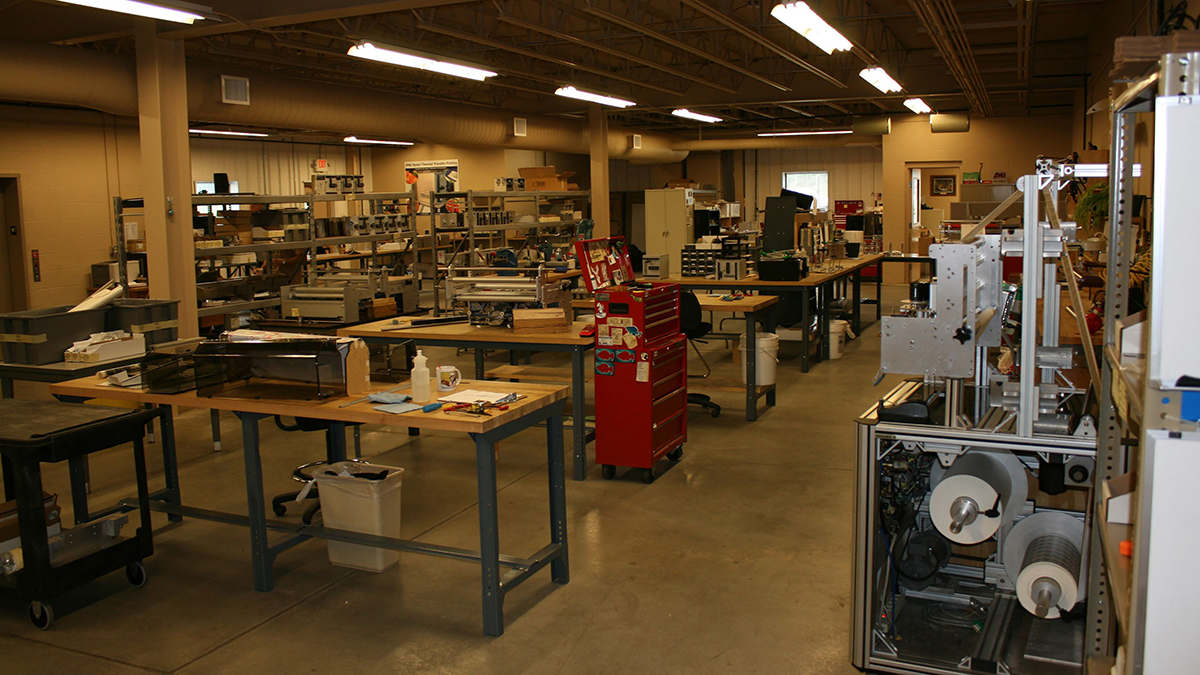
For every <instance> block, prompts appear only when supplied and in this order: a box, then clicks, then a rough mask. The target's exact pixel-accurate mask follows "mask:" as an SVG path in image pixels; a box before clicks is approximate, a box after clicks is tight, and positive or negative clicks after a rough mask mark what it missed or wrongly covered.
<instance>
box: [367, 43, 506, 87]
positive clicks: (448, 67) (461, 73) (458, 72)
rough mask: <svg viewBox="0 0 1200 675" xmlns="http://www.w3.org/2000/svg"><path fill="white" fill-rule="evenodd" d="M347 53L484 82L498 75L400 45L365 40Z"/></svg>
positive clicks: (371, 59)
mask: <svg viewBox="0 0 1200 675" xmlns="http://www.w3.org/2000/svg"><path fill="white" fill-rule="evenodd" d="M346 54H347V55H349V56H356V57H358V58H360V59H368V60H370V61H378V62H380V63H388V64H391V65H393V66H401V67H404V68H415V69H417V70H428V71H430V72H433V73H439V74H442V75H450V76H453V77H461V78H464V79H468V80H475V81H477V82H483V81H484V80H485V79H487V78H489V77H495V76H496V73H494V72H493V71H490V70H485V69H483V68H476V67H474V66H465V65H463V64H461V63H450V62H449V61H439V60H437V59H436V58H433V57H431V56H420V55H417V54H414V53H411V52H409V51H401V50H400V48H398V47H391V46H385V45H377V44H375V43H373V42H367V41H365V40H364V41H362V42H359V43H358V44H356V45H354V46H353V47H351V48H350V49H348V50H346Z"/></svg>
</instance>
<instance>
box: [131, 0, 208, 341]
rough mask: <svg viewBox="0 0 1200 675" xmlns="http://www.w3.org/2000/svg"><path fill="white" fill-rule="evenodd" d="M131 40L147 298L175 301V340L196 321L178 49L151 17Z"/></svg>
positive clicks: (189, 333) (193, 329) (192, 330)
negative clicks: (160, 34) (134, 61)
mask: <svg viewBox="0 0 1200 675" xmlns="http://www.w3.org/2000/svg"><path fill="white" fill-rule="evenodd" d="M135 40H136V49H137V77H138V127H139V131H140V142H141V154H142V194H143V196H144V198H145V200H146V215H145V221H146V222H145V231H146V262H147V273H148V274H149V276H150V297H152V298H170V299H172V300H178V301H179V337H181V338H182V337H193V336H195V335H198V334H199V323H198V320H197V317H196V272H195V269H196V264H195V256H194V250H195V247H194V244H193V243H192V159H191V150H190V147H189V145H188V116H187V77H186V73H185V69H184V60H183V57H184V45H183V41H182V40H163V39H161V38H159V37H158V33H157V25H156V23H155V21H153V20H152V19H138V20H137V24H136V29H135Z"/></svg>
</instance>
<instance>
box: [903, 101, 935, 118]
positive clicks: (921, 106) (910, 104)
mask: <svg viewBox="0 0 1200 675" xmlns="http://www.w3.org/2000/svg"><path fill="white" fill-rule="evenodd" d="M904 107H905V108H908V109H909V110H911V111H913V112H915V113H917V114H918V115H922V114H924V113H930V112H933V108H930V107H929V105H928V104H927V103H925V101H922V100H921V99H919V98H910V99H908V100H906V101H905V102H904Z"/></svg>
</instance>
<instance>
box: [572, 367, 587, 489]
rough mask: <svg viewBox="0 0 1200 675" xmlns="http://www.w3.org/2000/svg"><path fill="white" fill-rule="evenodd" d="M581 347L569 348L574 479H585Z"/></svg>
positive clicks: (585, 398)
mask: <svg viewBox="0 0 1200 675" xmlns="http://www.w3.org/2000/svg"><path fill="white" fill-rule="evenodd" d="M583 366H584V359H583V348H582V347H576V348H574V349H573V350H571V418H572V422H573V426H574V431H573V435H574V438H573V439H572V441H571V442H572V445H573V446H574V447H575V480H587V415H586V411H587V388H586V387H585V386H584V372H583Z"/></svg>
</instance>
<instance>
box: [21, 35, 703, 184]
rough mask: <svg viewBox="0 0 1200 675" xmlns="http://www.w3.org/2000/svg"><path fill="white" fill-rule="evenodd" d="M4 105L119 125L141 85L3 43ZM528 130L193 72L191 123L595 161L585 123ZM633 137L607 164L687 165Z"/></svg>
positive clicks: (666, 148)
mask: <svg viewBox="0 0 1200 675" xmlns="http://www.w3.org/2000/svg"><path fill="white" fill-rule="evenodd" d="M221 74H233V75H248V76H249V77H250V78H251V82H252V86H251V91H252V93H253V98H252V101H253V102H252V104H251V105H248V106H246V105H228V104H224V103H221V92H220V75H221ZM0 99H7V100H13V101H29V102H36V103H51V104H57V105H72V106H80V107H85V108H91V109H94V110H101V111H104V112H108V113H112V114H114V115H123V116H136V115H137V75H136V70H135V67H134V62H133V60H132V59H130V58H128V57H123V56H116V55H112V54H105V53H102V52H98V51H93V50H89V49H81V48H76V47H63V46H55V45H45V44H36V43H27V42H17V41H11V40H3V41H0ZM519 116H521V117H525V118H526V119H527V120H528V131H527V135H526V136H524V137H518V136H514V135H513V133H512V118H513V114H512V113H511V112H510V111H505V110H500V109H487V108H481V107H477V106H469V105H463V104H458V103H447V102H441V101H432V100H426V99H416V98H406V97H403V96H400V95H398V94H393V93H387V92H376V91H370V90H365V89H361V88H357V87H346V86H339V85H335V84H326V83H320V82H306V81H302V80H295V79H291V78H286V77H280V76H277V75H267V74H261V73H237V72H230V71H229V70H228V69H223V70H221V71H218V70H216V69H213V68H211V67H209V66H191V67H189V69H188V117H189V119H190V120H192V121H193V122H201V123H203V122H207V123H216V124H230V125H240V126H251V127H263V128H269V129H279V130H289V131H298V130H307V131H319V132H324V133H335V134H347V133H350V134H358V135H364V136H366V135H369V136H382V137H393V138H413V139H417V140H420V141H423V142H427V143H438V144H447V145H462V146H473V147H491V148H513V149H525V150H550V151H556V152H569V153H578V154H587V153H588V123H587V120H575V119H568V118H561V117H548V116H529V115H519ZM630 133H632V132H631V131H629V130H627V129H619V128H615V127H613V128H610V129H609V138H608V146H609V155H610V156H611V157H612V158H614V159H627V160H630V161H632V162H635V163H639V164H662V163H667V162H678V161H682V160H683V159H684V158H685V157H687V152H686V151H683V150H677V149H675V148H674V147H673V143H674V142H675V141H677V140H679V139H678V138H676V137H674V136H670V135H667V134H662V133H656V132H644V131H638V132H637V133H639V134H641V136H642V147H641V149H639V150H633V149H631V148H630V147H629V143H628V142H627V137H628V134H630Z"/></svg>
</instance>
